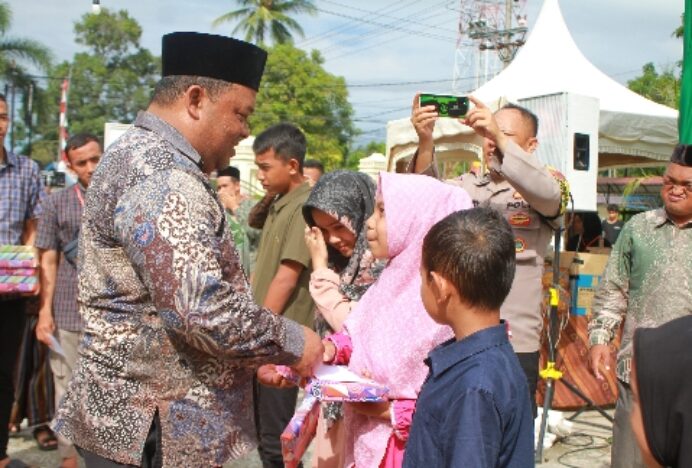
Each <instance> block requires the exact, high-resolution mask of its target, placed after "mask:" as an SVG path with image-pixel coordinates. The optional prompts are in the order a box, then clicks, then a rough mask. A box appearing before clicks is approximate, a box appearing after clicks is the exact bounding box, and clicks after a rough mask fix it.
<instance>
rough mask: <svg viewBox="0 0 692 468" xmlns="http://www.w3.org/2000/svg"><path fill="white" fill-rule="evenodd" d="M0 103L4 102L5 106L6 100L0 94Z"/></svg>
mask: <svg viewBox="0 0 692 468" xmlns="http://www.w3.org/2000/svg"><path fill="white" fill-rule="evenodd" d="M0 102H4V103H5V104H7V98H6V97H5V95H4V94H2V93H0Z"/></svg>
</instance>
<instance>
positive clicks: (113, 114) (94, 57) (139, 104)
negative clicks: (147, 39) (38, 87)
mask: <svg viewBox="0 0 692 468" xmlns="http://www.w3.org/2000/svg"><path fill="white" fill-rule="evenodd" d="M74 30H75V36H76V37H75V40H76V42H77V43H79V44H82V45H83V46H85V47H86V49H87V50H86V51H85V52H79V53H77V54H75V55H74V57H73V59H72V60H71V61H70V62H63V63H61V64H59V65H57V66H56V67H54V68H53V70H52V71H51V76H52V77H54V78H55V79H53V80H51V82H50V84H49V86H48V94H49V96H51V99H52V100H53V105H54V109H55V112H54V113H53V114H52V115H51V118H50V119H49V120H48V121H47V122H44V124H43V125H42V126H41V134H42V136H43V141H42V142H37V146H36V148H37V150H41V149H45V151H47V152H48V153H49V154H53V155H56V154H57V144H58V143H57V126H58V104H59V102H60V94H61V89H60V86H61V84H62V77H68V76H71V80H70V89H69V98H68V114H67V120H68V124H69V132H70V134H75V133H79V132H91V133H94V134H96V135H99V136H100V137H103V130H104V124H105V123H106V122H122V123H130V122H132V121H133V120H134V119H135V117H136V115H137V112H138V111H139V110H141V109H145V108H146V107H147V104H148V102H149V98H150V95H151V92H152V91H153V88H154V86H155V85H156V82H157V81H158V79H159V74H160V73H159V68H160V65H159V60H158V58H156V57H154V56H153V55H152V54H151V52H149V50H147V49H144V48H142V47H141V46H140V38H141V35H142V28H141V27H140V25H139V24H138V23H137V21H136V20H135V19H134V18H131V17H130V16H129V15H128V13H127V12H126V11H123V10H121V11H118V12H111V11H109V10H107V9H103V10H102V11H101V13H100V14H92V13H88V14H85V15H84V16H82V18H81V20H80V21H79V22H77V23H76V24H75V28H74Z"/></svg>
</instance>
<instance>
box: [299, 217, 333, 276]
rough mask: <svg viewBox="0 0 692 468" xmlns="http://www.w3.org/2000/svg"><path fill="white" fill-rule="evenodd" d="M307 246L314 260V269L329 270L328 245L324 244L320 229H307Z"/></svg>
mask: <svg viewBox="0 0 692 468" xmlns="http://www.w3.org/2000/svg"><path fill="white" fill-rule="evenodd" d="M305 245H306V246H307V247H308V251H309V252H310V257H311V258H312V269H313V270H317V269H318V268H327V261H328V259H327V244H326V243H325V242H324V236H323V235H322V231H321V230H320V228H318V227H314V226H313V227H306V228H305Z"/></svg>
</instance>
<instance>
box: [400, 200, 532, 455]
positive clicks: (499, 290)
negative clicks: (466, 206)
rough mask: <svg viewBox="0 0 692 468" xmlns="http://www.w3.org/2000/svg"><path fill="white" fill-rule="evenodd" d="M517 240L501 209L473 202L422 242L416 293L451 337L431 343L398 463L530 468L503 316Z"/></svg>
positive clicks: (524, 390)
mask: <svg viewBox="0 0 692 468" xmlns="http://www.w3.org/2000/svg"><path fill="white" fill-rule="evenodd" d="M514 270H515V244H514V236H513V235H512V230H511V228H510V226H509V224H508V223H507V221H506V220H505V219H504V218H503V217H502V215H501V214H500V213H498V212H497V211H494V210H492V209H490V208H474V209H472V210H467V211H459V212H456V213H453V214H451V215H449V216H447V217H446V218H444V219H443V220H442V221H440V222H439V223H437V224H436V225H435V226H433V227H432V229H431V230H430V232H429V233H428V235H427V236H426V237H425V240H424V242H423V257H422V264H421V296H422V299H423V304H424V305H425V309H426V310H427V311H428V313H429V314H430V316H431V317H432V318H433V319H434V320H435V321H436V322H438V323H444V324H447V325H449V326H450V327H451V328H452V330H454V334H455V338H453V339H451V340H449V341H447V342H445V343H443V344H441V345H439V346H438V347H436V348H435V349H433V350H432V351H431V352H430V354H429V356H428V359H426V363H427V365H428V367H430V373H429V374H428V378H427V380H426V382H425V384H424V385H423V388H422V389H421V393H420V395H419V397H418V402H417V404H416V413H415V415H414V418H413V426H412V427H411V432H410V436H409V440H408V443H407V446H406V453H405V457H404V467H421V466H434V467H464V466H468V467H474V468H481V467H521V468H524V467H531V466H533V465H534V457H533V419H532V415H531V404H530V401H529V390H528V386H527V383H526V377H525V375H524V373H523V372H522V370H521V367H520V366H519V361H518V360H517V357H516V355H515V353H514V351H513V350H512V346H511V345H510V343H509V340H508V338H507V329H506V325H505V324H504V323H503V322H501V320H500V305H502V302H503V301H504V299H505V297H506V296H507V294H508V293H509V290H510V287H511V286H512V280H513V278H514Z"/></svg>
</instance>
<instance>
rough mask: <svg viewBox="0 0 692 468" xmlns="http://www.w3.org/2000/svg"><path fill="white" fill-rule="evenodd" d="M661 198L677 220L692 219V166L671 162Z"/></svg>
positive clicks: (664, 178)
mask: <svg viewBox="0 0 692 468" xmlns="http://www.w3.org/2000/svg"><path fill="white" fill-rule="evenodd" d="M661 198H662V199H663V204H664V205H665V207H666V212H667V213H668V215H669V216H670V217H671V218H672V219H673V221H675V222H682V223H685V222H688V221H690V220H691V219H692V167H686V166H682V165H680V164H675V163H671V164H668V167H667V168H666V173H665V174H664V175H663V187H662V188H661Z"/></svg>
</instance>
